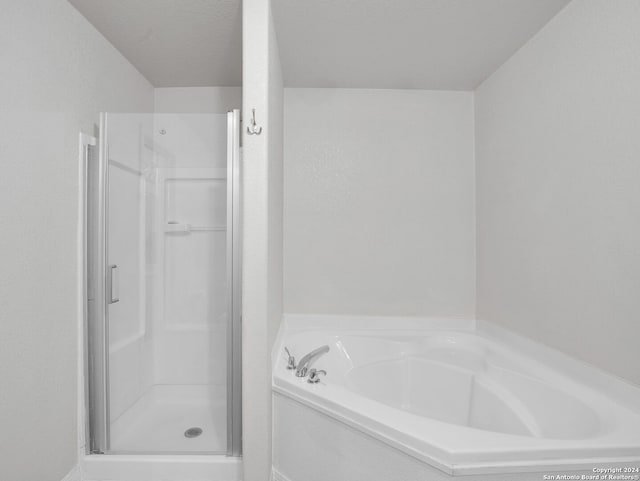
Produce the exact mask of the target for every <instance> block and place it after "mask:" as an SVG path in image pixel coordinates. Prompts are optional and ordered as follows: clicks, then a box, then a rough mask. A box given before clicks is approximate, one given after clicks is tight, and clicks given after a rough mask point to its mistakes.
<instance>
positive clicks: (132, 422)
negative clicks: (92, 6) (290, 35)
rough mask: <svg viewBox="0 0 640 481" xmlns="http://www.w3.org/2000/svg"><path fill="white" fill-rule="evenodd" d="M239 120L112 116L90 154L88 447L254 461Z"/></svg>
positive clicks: (103, 120)
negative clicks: (244, 325) (247, 391)
mask: <svg viewBox="0 0 640 481" xmlns="http://www.w3.org/2000/svg"><path fill="white" fill-rule="evenodd" d="M239 155H240V135H239V111H237V110H234V111H232V112H229V113H227V114H226V115H225V114H158V113H156V114H112V113H109V114H107V113H103V114H101V116H100V127H99V134H98V135H96V139H93V141H91V142H88V143H87V145H86V147H85V150H84V156H83V158H84V162H85V165H84V173H85V196H84V197H85V202H84V207H85V226H86V228H85V249H84V253H85V263H84V265H85V345H86V349H85V360H86V361H85V378H86V399H85V405H86V418H87V429H86V450H87V453H89V454H226V455H230V456H239V455H240V454H241V453H240V451H241V439H240V436H241V379H240V376H241V370H240V366H241V359H240V355H241V351H240V346H241V339H240V329H241V326H240V218H239V215H240V205H239V202H240V195H239V194H240V193H239V186H240V182H239V173H240V172H239V169H240V167H239Z"/></svg>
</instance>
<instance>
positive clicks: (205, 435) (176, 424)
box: [111, 385, 227, 453]
mask: <svg viewBox="0 0 640 481" xmlns="http://www.w3.org/2000/svg"><path fill="white" fill-rule="evenodd" d="M226 396H227V394H226V386H214V385H155V386H152V387H151V388H150V389H149V390H148V391H147V392H146V393H145V394H144V395H143V396H142V397H141V398H140V399H139V400H138V401H137V402H136V403H135V404H133V405H132V406H131V407H130V408H129V409H127V410H126V411H125V412H124V413H123V414H122V415H121V416H120V417H119V418H118V419H117V420H115V421H114V422H113V423H112V425H111V451H112V452H122V453H126V452H136V453H197V452H210V453H225V452H226V450H227V397H226ZM192 428H196V429H200V430H202V433H201V434H199V435H197V436H195V437H187V436H185V432H186V431H187V430H189V429H192Z"/></svg>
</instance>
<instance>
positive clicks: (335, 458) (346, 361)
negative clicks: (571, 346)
mask: <svg viewBox="0 0 640 481" xmlns="http://www.w3.org/2000/svg"><path fill="white" fill-rule="evenodd" d="M323 344H327V345H329V346H330V347H331V351H330V352H329V353H328V354H327V355H325V356H324V357H322V358H320V359H319V360H318V361H317V362H316V363H315V365H316V367H318V368H322V369H326V370H327V371H328V375H327V376H326V378H324V379H323V380H322V381H321V383H320V384H317V385H311V384H309V383H307V382H305V380H304V379H300V378H297V377H295V376H294V374H293V372H292V371H289V370H287V369H286V356H285V355H284V354H282V353H283V352H284V346H287V347H288V348H289V350H291V351H292V352H293V353H295V354H296V355H297V356H298V357H300V356H302V355H303V354H304V353H306V352H309V351H311V350H312V349H314V348H316V347H318V346H320V345H323ZM274 359H275V363H274V378H273V386H274V387H273V390H274V406H275V408H274V413H275V420H274V424H275V429H276V433H277V435H276V437H275V441H274V449H275V457H274V468H275V470H276V479H281V480H290V481H300V480H303V479H304V480H305V481H316V480H317V481H320V480H321V479H335V480H340V479H345V480H346V479H349V480H350V481H355V480H359V479H363V480H364V479H367V477H371V476H374V475H375V479H377V480H379V481H382V480H386V479H396V478H397V475H398V473H403V479H407V480H413V479H416V480H417V479H422V480H423V479H438V480H439V479H449V477H450V476H455V475H467V476H470V477H469V478H467V477H465V479H469V480H474V481H475V480H480V479H501V478H500V477H499V476H501V475H504V476H506V477H505V478H504V479H509V477H508V476H511V479H513V478H512V477H513V473H519V474H518V479H542V474H551V473H553V472H566V471H572V474H576V473H577V474H581V473H584V474H589V473H592V469H593V468H595V467H599V466H605V467H606V466H612V465H620V466H629V463H635V464H634V465H638V463H640V411H638V406H640V389H638V388H637V387H634V386H632V385H631V384H627V383H625V382H623V381H621V380H619V379H618V378H615V377H613V376H610V375H607V374H605V373H603V372H600V371H598V370H596V369H594V368H592V367H589V366H587V365H584V364H581V363H580V362H578V361H576V360H573V359H572V358H569V357H568V356H566V355H564V354H562V353H560V352H558V351H554V350H552V349H550V348H546V347H544V346H542V345H538V344H536V343H534V342H532V341H529V340H526V339H524V338H521V337H518V336H516V335H514V334H511V333H510V332H508V331H505V330H503V329H501V328H498V327H495V326H494V325H492V324H490V323H487V322H481V321H478V322H475V321H461V320H428V319H406V318H405V319H402V318H371V317H366V318H365V317H360V318H358V317H340V316H289V317H288V318H287V319H286V321H285V326H284V328H283V332H282V333H281V336H280V340H279V342H278V343H277V344H276V350H275V351H274ZM416 368H417V369H416ZM412 369H413V370H412ZM411 370H412V371H411ZM367 371H368V372H367ZM385 371H386V374H385ZM403 372H404V373H405V374H406V373H407V372H410V373H411V374H410V375H408V376H406V378H405V380H406V379H408V380H409V382H408V383H406V382H405V383H404V385H403V383H402V382H401V380H402V377H403V376H404V375H405V374H403ZM411 379H413V383H412V382H411ZM402 391H404V392H411V394H412V397H410V398H406V397H405V398H402V396H399V395H398V394H399V393H400V392H402ZM483 394H484V397H483V399H484V402H483V399H481V396H483ZM438 395H440V396H438ZM492 395H493V396H494V397H493V399H492ZM438 400H440V401H443V402H442V403H438ZM492 407H493V410H492V409H491V408H492ZM509 411H511V418H509V416H507V414H508V412H509ZM483 428H484V429H483ZM496 431H502V432H496ZM294 448H295V449H294ZM315 458H317V459H318V460H320V459H321V460H322V461H321V462H320V463H316V464H314V463H313V462H312V461H313V459H315ZM620 463H626V464H620ZM524 473H529V474H524ZM529 477H530V478H529ZM371 479H373V478H371Z"/></svg>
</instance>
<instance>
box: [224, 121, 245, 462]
mask: <svg viewBox="0 0 640 481" xmlns="http://www.w3.org/2000/svg"><path fill="white" fill-rule="evenodd" d="M240 202H241V196H240V111H239V110H232V111H230V112H228V113H227V455H228V456H240V455H241V454H242V298H241V295H242V282H241V272H242V256H241V254H242V244H241V238H242V237H241V218H240V213H241V205H240Z"/></svg>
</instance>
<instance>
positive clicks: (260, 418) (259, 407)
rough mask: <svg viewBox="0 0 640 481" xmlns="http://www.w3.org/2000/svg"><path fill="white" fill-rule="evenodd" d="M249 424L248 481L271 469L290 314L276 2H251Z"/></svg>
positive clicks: (245, 271)
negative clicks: (285, 321)
mask: <svg viewBox="0 0 640 481" xmlns="http://www.w3.org/2000/svg"><path fill="white" fill-rule="evenodd" d="M242 85H243V99H242V105H243V118H244V123H243V125H244V126H246V125H248V123H249V121H248V120H249V119H250V118H251V109H255V110H256V121H257V123H258V125H260V126H262V128H263V131H262V134H261V135H247V134H246V130H245V128H244V127H243V162H242V181H243V182H242V185H243V194H242V202H243V207H242V216H243V220H242V224H243V227H242V228H243V251H242V255H243V259H242V264H243V267H242V277H243V279H242V286H243V290H242V296H243V299H242V316H243V317H242V376H243V378H242V389H243V393H242V396H243V406H242V416H243V419H242V423H243V461H244V479H245V481H266V480H268V479H270V475H271V459H272V456H271V348H272V345H273V341H274V340H275V336H276V334H277V332H278V328H279V326H280V320H281V318H282V157H283V152H282V131H283V124H282V123H283V120H282V102H283V88H282V73H281V68H280V59H279V54H278V45H277V41H276V36H275V32H274V30H273V19H272V15H271V6H270V2H269V1H264V0H245V1H244V3H243V82H242Z"/></svg>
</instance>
